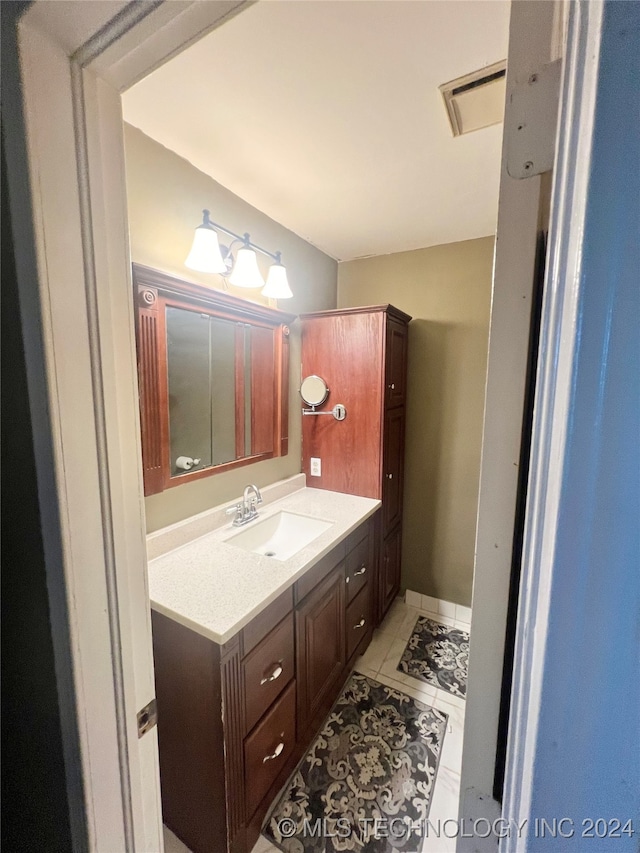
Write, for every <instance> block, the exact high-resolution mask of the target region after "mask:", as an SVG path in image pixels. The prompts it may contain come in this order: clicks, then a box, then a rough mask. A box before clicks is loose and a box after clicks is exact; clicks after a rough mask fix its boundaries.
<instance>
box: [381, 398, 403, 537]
mask: <svg viewBox="0 0 640 853" xmlns="http://www.w3.org/2000/svg"><path fill="white" fill-rule="evenodd" d="M404 420H405V418H404V407H402V408H399V409H389V410H388V411H387V412H386V413H385V416H384V453H383V457H382V459H383V462H382V465H383V471H382V535H383V536H387V535H388V534H389V533H390V532H391V530H393V528H394V527H395V526H396V525H397V524H399V523H400V521H401V519H402V489H403V469H404V465H403V457H404Z"/></svg>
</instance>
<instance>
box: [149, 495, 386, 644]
mask: <svg viewBox="0 0 640 853" xmlns="http://www.w3.org/2000/svg"><path fill="white" fill-rule="evenodd" d="M379 506H380V501H378V500H373V499H372V498H361V497H357V496H355V495H343V494H341V493H339V492H329V491H326V490H322V489H308V488H302V489H299V490H298V491H296V492H293V493H292V494H290V495H288V496H287V497H284V498H282V499H281V500H278V501H274V502H273V503H270V504H268V505H267V506H266V507H264V509H260V510H259V518H260V520H262V519H265V518H269V517H270V516H271V515H274V514H275V513H277V512H280V511H281V510H287V511H289V512H294V513H300V514H302V515H309V516H313V517H316V518H321V519H324V520H325V521H330V522H332V526H331V527H330V528H329V530H327V531H325V532H324V533H322V534H320V536H318V537H317V539H314V540H313V542H311V543H310V544H309V545H307V546H306V547H304V548H302V550H300V551H298V553H297V554H294V555H293V556H292V557H290V558H289V559H288V560H283V561H280V560H276V559H273V558H272V557H264V556H261V555H259V554H254V553H252V552H250V551H245V550H244V549H242V548H240V547H237V546H235V545H231V544H227V542H226V541H225V540H226V539H229V538H230V537H231V536H233V535H234V534H236V533H238V532H239V531H240V530H242V529H249V528H250V527H251V524H252V523H254V522H250V523H249V525H247V527H246V528H237V527H233V526H232V524H231V522H229V523H228V524H225V525H224V526H223V527H219V528H218V529H217V530H213V531H212V532H210V533H207V534H206V535H205V536H201V537H199V538H198V539H195V540H194V541H192V542H189V543H187V544H185V545H182V546H181V547H179V548H176V549H175V550H173V551H170V552H169V553H167V554H163V555H162V556H159V557H156V558H155V559H153V560H150V561H149V595H150V598H151V606H152V608H153V609H154V610H157V611H158V612H159V613H162V614H164V615H165V616H169V617H170V618H171V619H175V621H176V622H180V623H181V624H182V625H185V626H186V627H188V628H191V629H193V630H194V631H196V632H197V633H199V634H202V635H203V636H204V637H208V638H209V639H210V640H213V641H214V642H216V643H226V642H227V640H229V639H231V637H233V636H234V635H235V634H237V633H238V631H240V629H241V628H243V627H244V626H245V625H246V624H247V623H248V622H250V621H251V619H253V617H254V616H256V615H257V614H258V613H260V611H261V610H263V609H264V608H265V607H266V606H267V605H268V604H270V603H271V602H272V601H274V600H275V599H276V598H277V597H278V596H279V595H280V594H281V593H282V592H284V591H285V590H286V589H287V588H288V587H290V586H292V584H293V583H294V582H295V581H296V580H298V578H300V577H302V575H304V573H305V572H306V571H308V570H309V569H310V568H311V567H312V566H314V565H315V564H316V563H317V562H318V560H320V559H321V558H322V557H324V555H325V554H327V553H328V552H329V551H330V550H331V549H332V548H334V547H335V546H336V545H338V544H339V543H340V542H341V541H342V540H343V539H344V538H345V537H346V536H348V535H349V533H351V532H352V531H353V530H355V529H356V527H358V525H360V524H361V523H362V522H363V521H364V520H365V519H367V518H369V516H371V515H373V513H374V512H375V511H376V509H377V508H378V507H379Z"/></svg>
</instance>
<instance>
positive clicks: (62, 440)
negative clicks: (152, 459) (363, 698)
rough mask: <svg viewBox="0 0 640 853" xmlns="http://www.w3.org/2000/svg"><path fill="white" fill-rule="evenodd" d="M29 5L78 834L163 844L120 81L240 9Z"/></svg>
mask: <svg viewBox="0 0 640 853" xmlns="http://www.w3.org/2000/svg"><path fill="white" fill-rule="evenodd" d="M24 5H25V6H26V11H23V14H22V16H21V17H20V18H19V19H18V20H17V21H16V23H15V26H12V27H10V28H9V27H8V28H6V31H5V28H4V27H3V33H2V35H3V50H4V56H3V70H4V74H3V77H4V79H3V84H4V86H3V96H4V100H5V108H6V112H5V115H4V116H3V132H4V136H5V145H6V157H7V166H8V184H9V186H8V189H9V200H10V208H11V220H12V223H11V224H12V231H13V237H14V245H15V255H16V273H17V279H18V291H19V301H20V312H21V321H22V327H23V339H24V346H25V362H26V368H27V384H28V391H29V405H30V409H31V416H32V422H33V433H34V456H35V463H36V472H37V482H38V500H39V504H40V511H41V516H42V527H43V545H44V554H45V570H46V577H47V586H48V592H49V601H50V614H49V615H50V621H51V630H52V640H53V647H54V658H55V666H56V680H57V684H58V700H59V706H60V720H61V728H62V739H63V750H64V759H65V772H66V778H67V793H68V802H69V808H70V824H71V834H72V839H73V845H74V849H75V850H86V849H89V850H122V851H134V850H136V851H150V853H152V851H153V853H156V851H158V850H162V849H163V841H162V819H161V808H160V780H159V767H158V745H157V729H155V728H153V729H151V730H149V731H148V732H147V733H146V734H145V735H144V736H143V737H141V738H138V727H137V713H138V711H139V710H141V709H142V708H143V707H144V706H145V705H146V704H147V703H148V702H150V701H151V700H152V699H153V697H154V692H155V691H154V679H153V659H152V650H151V626H150V608H149V595H148V588H147V578H146V547H145V536H144V531H145V519H144V500H143V486H142V476H141V470H142V469H141V448H140V429H139V412H138V387H137V377H136V369H135V364H136V361H135V335H134V317H133V301H132V297H131V294H132V284H131V264H130V252H129V244H128V228H127V205H126V181H125V168H124V142H123V123H122V109H121V99H120V92H121V91H123V90H124V89H125V88H127V87H128V86H130V85H132V84H133V83H135V82H136V81H137V80H139V79H141V77H143V76H145V75H146V74H147V73H149V72H150V71H151V70H153V68H155V67H157V66H158V65H159V64H161V63H162V62H164V61H166V59H167V58H169V57H170V56H172V55H173V54H175V53H177V52H179V51H180V50H182V49H184V47H186V46H188V44H190V43H191V42H193V41H195V40H196V39H198V38H200V37H201V36H202V35H203V34H205V33H206V32H209V31H210V30H211V29H213V28H214V27H216V26H220V25H221V24H222V23H224V21H226V20H228V19H229V18H230V17H231V16H233V15H234V14H237V13H238V12H240V11H241V10H242V9H243V8H246V7H247V6H248V5H249V4H248V3H245V2H239V1H238V0H221V2H215V3H198V2H191V0H188V1H187V0H185V2H170V3H169V2H158V0H141V1H140V2H131V3H123V2H116V0H113V2H100V3H77V2H72V3H67V2H58V3H50V2H46V0H45V2H36V3H33V4H30V5H27V4H24ZM23 9H24V6H23ZM9 116H10V118H9Z"/></svg>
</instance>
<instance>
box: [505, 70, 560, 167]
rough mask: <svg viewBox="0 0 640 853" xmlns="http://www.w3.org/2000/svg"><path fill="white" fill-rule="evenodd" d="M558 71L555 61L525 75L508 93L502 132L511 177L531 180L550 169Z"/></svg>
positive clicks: (556, 116)
mask: <svg viewBox="0 0 640 853" xmlns="http://www.w3.org/2000/svg"><path fill="white" fill-rule="evenodd" d="M561 70H562V60H561V59H556V60H555V62H550V63H549V64H548V65H543V66H542V68H540V70H539V71H535V72H533V73H532V74H529V77H528V78H527V81H526V82H525V83H518V84H516V87H515V89H514V90H513V92H512V93H511V109H510V110H508V111H507V115H508V119H507V121H508V124H506V125H505V129H504V132H505V134H506V142H507V172H508V174H509V175H510V176H511V177H512V178H531V177H532V176H533V175H541V174H542V173H543V172H548V171H549V170H550V169H552V168H553V159H554V156H555V150H556V125H557V123H558V104H559V100H560V74H561Z"/></svg>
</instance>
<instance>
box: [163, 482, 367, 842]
mask: <svg viewBox="0 0 640 853" xmlns="http://www.w3.org/2000/svg"><path fill="white" fill-rule="evenodd" d="M379 505H380V502H379V501H377V500H371V499H367V498H361V497H354V496H351V495H344V494H337V493H334V492H328V491H320V490H315V489H307V488H303V489H300V490H299V491H297V492H294V493H293V494H291V495H288V496H286V497H285V498H282V499H280V500H278V501H276V502H275V503H273V504H269V505H268V506H266V507H265V509H264V510H262V511H261V513H260V521H259V522H258V523H259V524H262V525H263V527H264V529H265V530H269V524H270V520H272V521H273V525H276V524H277V522H278V518H283V517H284V516H285V515H289V514H292V515H295V514H298V515H299V516H301V522H304V520H305V519H307V520H308V521H310V520H322V521H324V522H330V524H328V525H327V526H326V529H324V530H323V532H321V533H320V534H319V535H318V536H316V537H315V538H314V539H313V540H312V541H311V542H309V543H307V544H305V545H304V546H302V547H301V548H300V549H299V550H298V551H297V553H295V554H293V555H291V556H287V558H286V559H280V560H278V559H277V558H276V557H269V556H266V554H264V553H260V550H261V547H262V546H261V545H260V543H259V540H260V532H259V531H258V532H257V533H256V534H255V535H254V534H252V535H251V536H244V534H243V533H238V532H237V531H236V530H234V529H233V528H232V527H231V526H230V525H229V524H228V523H226V524H225V525H224V526H222V527H220V528H218V529H216V530H214V531H212V532H211V533H209V534H207V535H205V536H201V537H200V538H198V539H196V540H195V541H194V542H191V543H187V544H185V545H183V546H182V547H180V548H177V549H174V550H172V551H171V552H170V553H167V554H164V555H162V556H159V557H158V558H156V559H155V560H151V562H150V565H149V579H150V596H151V601H152V606H153V612H152V624H153V646H154V658H155V673H156V697H157V706H158V737H159V746H160V777H161V784H162V805H163V817H164V821H165V823H166V824H167V826H168V827H169V828H170V829H171V830H172V831H173V832H174V833H175V834H176V835H177V836H178V837H179V838H181V839H182V841H183V842H184V843H185V844H186V845H187V846H188V847H189V848H190V849H191V850H192V851H194V853H216V851H234V853H244V851H247V853H248V851H250V850H251V849H252V847H253V845H254V844H255V842H256V841H257V839H258V836H259V833H260V828H261V825H262V822H263V820H264V818H265V816H266V815H267V812H268V810H269V807H270V805H271V804H272V802H273V800H274V798H275V796H276V795H277V793H278V792H279V790H280V789H281V787H282V786H283V785H284V783H285V782H286V780H287V778H288V776H289V774H290V773H291V771H292V770H293V768H294V767H295V765H296V763H297V762H298V761H299V760H300V758H301V757H302V756H303V755H304V753H305V751H306V749H307V748H308V747H309V745H310V744H311V742H312V740H313V737H314V735H315V734H316V732H317V730H318V728H319V727H320V726H321V724H322V722H323V720H324V718H325V716H326V714H327V712H328V711H329V709H330V707H331V705H332V704H333V702H334V701H335V699H336V697H337V696H338V694H339V691H340V689H341V687H342V685H343V683H344V681H345V680H346V678H347V676H348V673H349V670H350V667H351V665H352V664H353V661H354V660H355V658H356V657H357V655H358V654H359V653H362V652H363V651H364V649H365V648H366V646H367V645H368V643H369V641H370V639H371V633H372V591H373V588H374V582H375V578H374V577H373V574H374V568H375V566H376V560H375V552H374V545H375V543H374V527H375V524H376V513H377V509H378V507H379ZM254 523H255V522H251V524H254ZM273 525H272V526H273ZM303 528H304V524H301V529H303ZM255 529H256V530H258V528H255ZM310 529H311V531H312V532H313V528H310ZM318 529H321V528H318ZM246 530H247V533H248V532H249V531H250V530H251V525H247V528H246ZM234 537H237V539H236V541H235V543H234ZM241 537H242V538H241ZM272 541H275V540H272ZM262 550H264V548H262Z"/></svg>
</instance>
